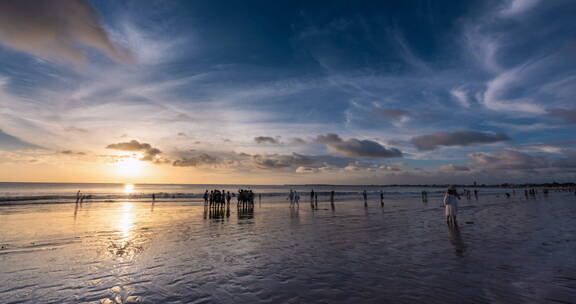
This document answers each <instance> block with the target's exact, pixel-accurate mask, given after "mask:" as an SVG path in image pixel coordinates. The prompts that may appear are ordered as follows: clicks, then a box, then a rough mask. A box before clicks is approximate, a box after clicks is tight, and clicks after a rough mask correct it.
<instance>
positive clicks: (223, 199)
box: [204, 190, 232, 207]
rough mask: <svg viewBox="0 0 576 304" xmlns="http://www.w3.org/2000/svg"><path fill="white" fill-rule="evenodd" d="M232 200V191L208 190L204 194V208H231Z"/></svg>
mask: <svg viewBox="0 0 576 304" xmlns="http://www.w3.org/2000/svg"><path fill="white" fill-rule="evenodd" d="M231 199H232V195H231V194H230V191H228V192H226V191H225V190H222V191H220V190H211V191H210V192H208V190H206V192H204V206H210V207H223V206H230V200H231Z"/></svg>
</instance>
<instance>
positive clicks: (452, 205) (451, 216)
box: [444, 186, 460, 226]
mask: <svg viewBox="0 0 576 304" xmlns="http://www.w3.org/2000/svg"><path fill="white" fill-rule="evenodd" d="M459 199H460V196H459V195H458V192H457V191H456V187H455V186H450V187H448V190H446V194H445V195H444V208H445V215H446V223H447V224H448V225H450V226H456V225H458V222H457V221H456V215H457V213H458V200H459Z"/></svg>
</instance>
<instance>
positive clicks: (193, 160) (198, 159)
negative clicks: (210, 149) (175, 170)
mask: <svg viewBox="0 0 576 304" xmlns="http://www.w3.org/2000/svg"><path fill="white" fill-rule="evenodd" d="M219 163H220V160H219V159H218V158H216V157H214V156H211V155H208V154H206V153H199V154H198V155H193V156H188V157H183V158H181V159H178V160H175V161H174V162H173V163H172V166H174V167H202V166H206V165H208V166H213V165H217V164H219Z"/></svg>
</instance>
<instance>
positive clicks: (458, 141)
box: [411, 130, 510, 151]
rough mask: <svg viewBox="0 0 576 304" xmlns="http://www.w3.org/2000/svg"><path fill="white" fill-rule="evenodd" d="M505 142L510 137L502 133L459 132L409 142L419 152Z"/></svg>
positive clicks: (427, 136) (416, 138) (443, 133)
mask: <svg viewBox="0 0 576 304" xmlns="http://www.w3.org/2000/svg"><path fill="white" fill-rule="evenodd" d="M507 140H510V137H508V135H506V134H504V133H490V132H480V131H471V130H461V131H455V132H438V133H434V134H430V135H422V136H416V137H413V138H412V139H411V142H412V143H413V144H414V145H415V146H416V148H418V150H420V151H430V150H434V149H436V148H438V147H440V146H468V145H473V144H490V143H496V142H501V141H507Z"/></svg>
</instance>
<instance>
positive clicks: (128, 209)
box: [116, 202, 134, 238]
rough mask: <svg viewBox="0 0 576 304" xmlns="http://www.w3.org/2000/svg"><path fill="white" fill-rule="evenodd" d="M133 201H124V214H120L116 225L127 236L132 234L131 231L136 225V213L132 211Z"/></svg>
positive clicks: (122, 210)
mask: <svg viewBox="0 0 576 304" xmlns="http://www.w3.org/2000/svg"><path fill="white" fill-rule="evenodd" d="M132 206H133V203H129V202H124V203H122V209H121V211H120V212H122V215H121V216H120V218H119V220H118V222H117V223H116V226H117V228H118V230H120V232H121V233H122V235H123V236H124V237H125V238H127V237H129V236H130V231H131V230H132V227H133V225H134V214H133V213H132Z"/></svg>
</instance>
